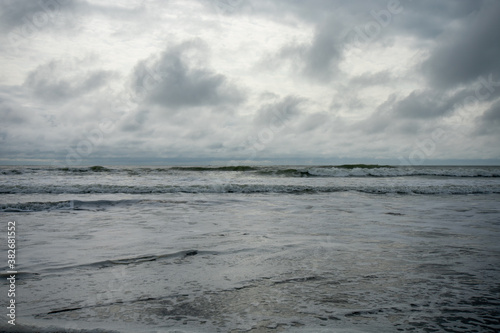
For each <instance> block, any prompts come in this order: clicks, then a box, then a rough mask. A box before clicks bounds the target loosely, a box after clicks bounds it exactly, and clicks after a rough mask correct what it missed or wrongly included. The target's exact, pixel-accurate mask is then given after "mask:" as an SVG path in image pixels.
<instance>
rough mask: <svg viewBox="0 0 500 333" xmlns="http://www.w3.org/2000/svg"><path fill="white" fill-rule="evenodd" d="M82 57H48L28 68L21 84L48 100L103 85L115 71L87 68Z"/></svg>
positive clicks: (80, 93)
mask: <svg viewBox="0 0 500 333" xmlns="http://www.w3.org/2000/svg"><path fill="white" fill-rule="evenodd" d="M85 67H86V61H85V60H78V59H65V60H52V61H50V62H48V63H46V64H43V65H40V66H38V67H37V68H36V69H35V70H33V71H31V72H30V73H29V74H28V76H27V77H26V80H25V81H24V86H25V87H27V88H29V89H30V90H31V91H32V92H33V94H34V95H35V96H36V97H37V98H40V99H43V100H46V101H48V102H58V101H66V100H68V99H71V98H76V97H81V96H83V95H85V94H87V93H89V92H92V91H95V90H98V89H100V88H101V87H103V86H105V85H106V84H107V83H108V82H109V81H110V80H111V79H113V78H114V77H115V75H116V73H114V72H113V71H109V70H100V69H97V70H88V69H86V68H85Z"/></svg>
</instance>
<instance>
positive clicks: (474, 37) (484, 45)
mask: <svg viewBox="0 0 500 333" xmlns="http://www.w3.org/2000/svg"><path fill="white" fill-rule="evenodd" d="M499 17H500V2H498V1H484V3H483V6H482V7H481V8H480V9H479V10H478V11H477V12H474V13H472V14H471V15H470V16H469V17H467V18H465V19H464V20H462V21H461V22H460V25H459V26H458V27H457V28H453V27H449V31H447V32H445V33H443V35H442V36H441V37H440V38H439V39H438V40H437V41H436V42H437V43H436V45H437V46H436V48H435V49H434V50H432V51H431V52H432V53H431V55H430V57H429V59H428V60H426V61H425V62H424V64H423V70H424V73H426V75H427V76H428V78H429V80H430V82H431V83H432V84H433V85H435V86H437V87H440V88H453V87H456V86H458V85H460V84H466V83H470V82H473V81H474V80H476V79H477V78H478V77H479V76H488V75H490V74H493V75H494V76H495V77H499V76H500V34H499V33H498V31H500V20H499V19H498V18H499Z"/></svg>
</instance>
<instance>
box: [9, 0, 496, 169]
mask: <svg viewBox="0 0 500 333" xmlns="http://www.w3.org/2000/svg"><path fill="white" fill-rule="evenodd" d="M55 1H56V0H42V3H40V2H38V1H36V2H31V1H26V0H19V1H13V0H12V1H4V2H3V5H2V6H1V7H0V16H1V19H0V29H1V30H2V33H1V34H0V39H1V40H0V42H2V43H1V44H2V46H0V61H1V63H2V66H3V67H2V73H0V117H1V118H2V120H3V121H2V123H1V124H0V140H1V143H2V147H0V154H2V158H7V159H16V158H18V159H19V160H20V161H21V162H22V160H23V159H24V158H40V159H49V158H54V157H57V158H61V159H63V160H64V159H65V154H67V151H70V150H71V149H76V148H77V147H78V144H80V143H81V142H83V141H85V140H88V139H87V137H88V136H89V135H90V133H96V130H101V127H100V123H102V122H103V121H105V122H108V123H109V124H111V126H110V128H112V130H109V131H106V133H104V132H102V134H103V137H102V142H100V143H99V144H98V145H95V146H93V147H92V152H91V154H89V155H88V156H87V155H85V156H82V162H86V161H87V160H88V159H92V158H93V159H96V160H97V159H99V158H104V157H112V158H115V159H116V161H121V162H123V163H134V162H135V161H138V160H139V159H145V158H150V159H154V160H155V161H156V162H158V163H159V162H161V161H162V159H165V160H167V159H168V160H169V161H182V160H183V159H196V158H198V159H199V160H202V161H208V160H209V159H210V160H212V159H213V160H229V159H248V158H251V159H256V160H258V159H264V158H266V159H269V160H274V161H282V160H283V159H282V158H285V157H286V158H287V160H289V161H291V160H297V161H298V160H300V159H301V158H305V157H307V158H315V157H318V156H321V157H325V156H342V157H345V158H349V157H355V158H366V159H369V158H378V157H379V156H385V157H388V158H394V156H396V155H399V154H400V153H401V152H403V151H408V150H410V151H411V149H412V145H413V144H414V142H415V140H419V138H420V137H422V136H424V137H425V136H428V135H429V133H432V131H433V130H435V129H436V128H440V129H445V130H446V131H447V132H448V133H451V134H450V135H451V136H453V140H450V141H449V142H447V143H446V145H444V144H443V146H439V145H441V143H439V144H437V146H438V147H436V152H438V151H439V149H441V151H443V149H445V148H446V149H445V150H446V156H447V157H450V158H462V157H465V158H492V157H496V156H499V153H500V151H499V149H498V148H497V147H498V145H497V144H496V143H495V142H497V141H498V119H499V111H498V110H499V106H498V103H500V102H499V98H500V63H499V60H498V59H500V49H499V45H500V39H499V34H498V33H497V31H500V24H499V23H498V17H499V14H500V5H499V3H498V2H495V1H493V0H463V1H459V2H458V1H454V0H442V1H433V0H422V1H410V0H400V2H399V7H398V8H399V9H400V10H398V12H397V13H391V15H390V17H389V16H385V17H384V15H387V13H388V10H389V4H390V2H389V1H387V0H378V1H371V0H355V1H348V2H347V1H343V0H311V1H300V0H276V1H266V0H252V1H245V0H242V1H226V0H222V1H218V0H217V1H215V0H214V1H212V0H186V1H180V2H164V1H158V0H151V1H146V2H145V1H142V2H141V1H137V2H127V3H117V4H108V3H105V4H102V3H90V2H87V1H85V0H78V1H76V0H75V1H69V0H68V1H63V0H57V2H55ZM56 4H59V5H60V7H59V6H56ZM51 6H52V7H51ZM44 20H45V21H44ZM35 23H36V24H35ZM33 27H34V28H33ZM367 27H371V28H375V30H376V33H375V34H373V36H369V38H361V37H359V36H358V35H357V33H358V32H357V31H358V30H357V29H361V30H363V31H365V32H366V29H367ZM274 29H276V30H274ZM23 34H24V35H23ZM9 36H10V37H9ZM9 38H10V39H11V40H10V42H14V44H9V43H3V42H4V41H7V42H9ZM19 38H20V39H22V43H18V44H17V41H19ZM356 39H358V43H355V41H356ZM12 45H14V46H17V47H10V46H12ZM75 55H76V56H75ZM258 59H261V61H260V63H259V60H258ZM259 64H260V66H259ZM464 143H466V144H467V147H469V151H468V153H467V155H464V152H463V150H462V149H461V148H462V147H463V145H464ZM493 143H495V144H493ZM486 146H488V147H486ZM440 147H441V148H440ZM471 151H474V154H471ZM440 157H441V156H440ZM127 159H128V160H127ZM127 161H128V162H127Z"/></svg>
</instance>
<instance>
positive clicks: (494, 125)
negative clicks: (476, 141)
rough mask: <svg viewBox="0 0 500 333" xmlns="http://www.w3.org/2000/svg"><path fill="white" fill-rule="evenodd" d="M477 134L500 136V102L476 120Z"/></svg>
mask: <svg viewBox="0 0 500 333" xmlns="http://www.w3.org/2000/svg"><path fill="white" fill-rule="evenodd" d="M475 125H476V129H475V134H476V135H480V136H484V135H494V136H497V137H498V136H500V131H499V128H500V101H498V102H496V103H495V104H493V105H492V106H491V107H490V108H489V109H488V110H486V111H485V112H484V113H483V114H482V115H480V116H478V117H477V118H476V119H475Z"/></svg>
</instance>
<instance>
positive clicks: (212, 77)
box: [132, 40, 244, 108]
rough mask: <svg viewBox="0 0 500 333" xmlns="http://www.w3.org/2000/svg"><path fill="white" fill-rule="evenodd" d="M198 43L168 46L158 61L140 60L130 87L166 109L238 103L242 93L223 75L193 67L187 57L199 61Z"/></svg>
mask: <svg viewBox="0 0 500 333" xmlns="http://www.w3.org/2000/svg"><path fill="white" fill-rule="evenodd" d="M204 52H206V46H205V45H204V43H202V42H201V41H199V40H194V41H189V42H184V43H181V44H178V45H175V46H173V47H169V48H168V49H167V50H166V51H165V52H163V54H161V56H160V57H159V59H157V60H154V59H153V60H151V59H150V60H149V61H141V62H139V63H138V64H137V65H136V66H135V69H134V72H133V74H132V88H133V89H134V91H135V92H136V93H137V94H138V95H139V96H141V97H144V98H145V100H146V101H148V102H150V103H152V104H156V105H160V106H165V107H168V108H180V107H196V106H216V105H222V104H238V103H240V102H241V101H242V100H243V99H244V96H243V94H242V93H241V92H240V91H239V90H238V89H237V88H236V87H235V86H233V85H231V84H230V83H229V82H228V80H227V78H226V77H225V76H224V75H222V74H217V73H215V72H213V71H211V70H209V69H207V68H201V67H195V66H194V65H193V64H192V61H190V55H192V54H193V53H194V54H195V58H202V57H203V56H204Z"/></svg>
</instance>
